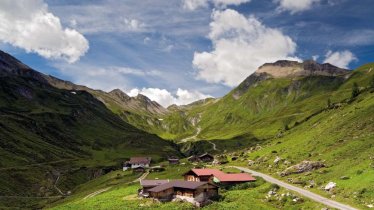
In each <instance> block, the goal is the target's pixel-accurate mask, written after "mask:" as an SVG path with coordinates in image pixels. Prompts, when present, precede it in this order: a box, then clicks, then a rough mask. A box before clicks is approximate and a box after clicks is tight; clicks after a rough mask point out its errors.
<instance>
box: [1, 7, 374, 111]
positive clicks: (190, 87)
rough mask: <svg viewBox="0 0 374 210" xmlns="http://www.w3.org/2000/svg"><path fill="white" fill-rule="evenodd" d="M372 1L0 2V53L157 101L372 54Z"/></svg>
mask: <svg viewBox="0 0 374 210" xmlns="http://www.w3.org/2000/svg"><path fill="white" fill-rule="evenodd" d="M373 9H374V1H373V0H360V1H357V0H141V1H139V0H122V1H118V0H100V1H99V0H91V1H79V0H17V1H14V0H1V1H0V49H1V50H3V51H6V52H8V53H10V54H12V55H13V56H15V57H16V58H18V59H20V60H21V61H22V62H24V63H25V64H27V65H29V66H30V67H32V68H34V69H36V70H38V71H40V72H42V73H45V74H49V75H53V76H56V77H59V78H61V79H64V80H69V81H72V82H74V83H76V84H81V85H86V86H88V87H91V88H94V89H101V90H104V91H110V90H112V89H116V88H119V89H121V90H123V91H124V92H126V93H127V94H129V95H130V96H136V95H137V94H139V93H140V94H144V95H146V96H148V97H149V98H150V99H152V100H155V101H157V102H159V103H160V104H161V105H163V106H165V107H167V106H169V105H171V104H178V105H181V104H188V103H191V102H193V101H195V100H199V99H203V98H206V97H221V96H223V95H225V94H227V93H228V92H229V91H230V90H232V89H233V88H234V87H236V86H237V85H238V84H240V83H241V82H242V81H243V80H244V79H245V78H246V77H248V76H249V75H251V74H252V73H253V72H254V71H255V70H256V69H257V68H258V67H259V66H261V65H262V64H264V63H267V62H275V61H277V60H280V59H289V60H297V61H302V60H307V59H314V60H316V61H317V62H320V63H325V62H328V63H331V64H334V65H336V66H339V67H342V68H349V69H354V68H356V67H358V66H360V65H363V64H365V63H368V62H373V59H374V16H373V15H372V11H373Z"/></svg>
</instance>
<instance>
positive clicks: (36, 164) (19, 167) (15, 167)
mask: <svg viewBox="0 0 374 210" xmlns="http://www.w3.org/2000/svg"><path fill="white" fill-rule="evenodd" d="M76 160H79V159H78V158H72V159H64V160H57V161H50V162H44V163H33V164H29V165H22V166H12V167H6V168H0V171H6V170H11V169H23V168H28V167H34V166H42V165H49V164H54V163H62V162H70V161H76Z"/></svg>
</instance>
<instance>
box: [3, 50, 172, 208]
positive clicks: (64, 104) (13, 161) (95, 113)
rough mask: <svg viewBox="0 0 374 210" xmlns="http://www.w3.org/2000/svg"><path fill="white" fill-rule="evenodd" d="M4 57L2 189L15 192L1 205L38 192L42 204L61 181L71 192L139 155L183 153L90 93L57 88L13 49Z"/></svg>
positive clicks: (158, 157)
mask: <svg viewBox="0 0 374 210" xmlns="http://www.w3.org/2000/svg"><path fill="white" fill-rule="evenodd" d="M0 61H1V62H0V64H1V65H0V67H1V68H0V99H1V100H0V139H1V141H0V156H1V159H0V177H1V179H0V180H1V181H0V196H11V199H8V197H1V200H0V203H1V204H4V205H5V206H12V205H18V206H20V207H21V206H24V207H25V206H26V205H27V204H26V203H29V201H28V200H30V199H28V198H27V197H30V196H31V197H38V198H35V199H33V201H32V202H31V204H30V205H34V204H35V203H36V204H35V205H36V206H38V204H37V203H38V202H39V201H35V200H43V199H50V198H52V197H51V196H57V195H60V193H59V192H58V190H57V189H56V187H55V185H57V186H59V187H60V189H61V190H62V192H63V193H66V192H67V191H69V190H71V189H72V188H73V187H74V186H76V185H78V184H81V183H83V182H86V181H88V180H90V179H92V178H94V177H96V176H100V175H101V174H104V173H105V170H111V169H110V167H114V168H119V167H121V162H122V161H123V160H125V159H126V158H129V157H131V156H134V155H142V154H143V155H149V156H151V157H153V160H154V161H160V160H161V159H165V158H166V157H167V156H169V155H171V154H172V155H176V156H178V155H179V152H178V151H177V148H176V146H175V145H174V144H172V143H171V142H169V141H165V140H163V139H161V138H159V137H158V136H156V135H152V134H148V133H146V132H144V131H142V130H139V129H137V128H136V127H134V126H132V125H130V124H128V123H126V122H124V121H123V120H122V119H121V118H120V117H118V115H116V114H114V113H113V112H111V111H110V110H108V109H107V108H106V107H105V105H104V104H103V103H102V102H100V101H98V100H97V99H96V98H95V97H93V96H92V95H91V94H89V93H88V92H86V91H68V90H62V89H57V88H55V87H53V86H51V85H49V84H48V83H47V82H46V81H45V80H44V79H43V78H44V75H42V74H40V73H38V72H36V71H34V70H32V69H30V68H28V67H27V66H25V65H23V64H21V63H20V62H19V61H17V60H15V59H14V58H12V57H10V56H9V55H6V54H5V53H2V54H1V56H0ZM150 151H152V152H150ZM106 167H109V168H108V169H105V168H106ZM57 181H58V182H57ZM39 197H40V198H39ZM24 200H25V201H24ZM23 202H25V203H23Z"/></svg>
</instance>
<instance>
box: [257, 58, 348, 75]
mask: <svg viewBox="0 0 374 210" xmlns="http://www.w3.org/2000/svg"><path fill="white" fill-rule="evenodd" d="M261 73H266V74H269V75H271V76H272V77H274V78H283V77H305V76H341V75H345V74H348V73H349V70H347V69H342V68H339V67H336V66H333V65H331V64H329V63H324V64H319V63H317V62H316V61H313V60H307V61H304V62H302V63H300V62H297V61H288V60H279V61H277V62H275V63H265V64H264V65H262V66H260V68H258V70H257V71H256V74H261Z"/></svg>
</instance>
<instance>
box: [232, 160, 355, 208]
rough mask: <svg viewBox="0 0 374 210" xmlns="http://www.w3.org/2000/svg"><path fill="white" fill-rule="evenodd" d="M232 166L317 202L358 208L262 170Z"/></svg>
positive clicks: (339, 206)
mask: <svg viewBox="0 0 374 210" xmlns="http://www.w3.org/2000/svg"><path fill="white" fill-rule="evenodd" d="M232 167H233V168H237V169H239V170H241V171H245V172H247V173H251V174H252V175H254V176H259V177H262V178H263V179H265V180H266V181H267V182H270V183H274V184H277V185H279V186H281V187H284V188H286V189H289V190H292V191H295V192H297V193H299V194H301V195H303V196H305V197H307V198H310V199H311V200H314V201H316V202H319V203H322V204H324V205H326V206H330V207H332V208H337V209H341V210H357V209H356V208H353V207H351V206H348V205H345V204H342V203H339V202H337V201H334V200H331V199H328V198H325V197H322V196H320V195H318V194H315V193H312V192H310V191H308V190H305V189H303V188H300V187H296V186H293V185H290V184H287V183H285V182H283V181H280V180H278V179H275V178H273V177H271V176H269V175H266V174H263V173H260V172H257V171H253V170H251V169H248V168H244V167H238V166H232Z"/></svg>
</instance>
